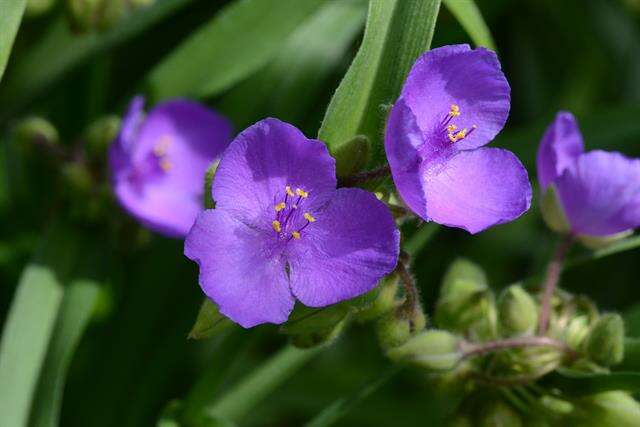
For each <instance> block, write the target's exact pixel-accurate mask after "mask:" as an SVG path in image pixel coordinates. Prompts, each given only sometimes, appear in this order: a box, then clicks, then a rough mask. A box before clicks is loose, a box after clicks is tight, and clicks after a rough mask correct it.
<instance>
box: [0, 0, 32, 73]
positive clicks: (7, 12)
mask: <svg viewBox="0 0 640 427" xmlns="http://www.w3.org/2000/svg"><path fill="white" fill-rule="evenodd" d="M26 4H27V1H26V0H0V11H2V13H0V80H2V75H3V74H4V70H5V68H6V67H7V62H8V61H9V54H10V53H11V47H12V46H13V40H14V39H15V38H16V33H17V32H18V27H19V26H20V21H21V20H22V15H23V14H24V8H25V6H26Z"/></svg>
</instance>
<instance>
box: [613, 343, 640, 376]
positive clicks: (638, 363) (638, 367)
mask: <svg viewBox="0 0 640 427" xmlns="http://www.w3.org/2000/svg"><path fill="white" fill-rule="evenodd" d="M615 368H616V370H620V371H640V338H631V337H626V338H625V339H624V359H622V363H621V364H620V365H618V366H616V367H615Z"/></svg>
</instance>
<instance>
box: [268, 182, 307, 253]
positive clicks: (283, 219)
mask: <svg viewBox="0 0 640 427" xmlns="http://www.w3.org/2000/svg"><path fill="white" fill-rule="evenodd" d="M308 197H309V193H308V192H307V191H304V190H303V189H301V188H296V189H295V191H294V190H292V188H291V186H289V185H287V186H286V187H285V188H284V201H282V202H279V203H276V204H275V206H274V210H275V219H274V220H273V221H271V227H273V231H275V232H276V233H277V235H278V238H279V239H287V242H288V241H289V240H291V239H295V240H299V239H300V238H301V237H302V231H303V230H304V229H305V228H307V227H308V226H309V224H311V223H313V222H316V219H315V217H314V216H313V215H311V213H309V212H305V211H304V209H303V207H304V204H305V202H306V201H307V198H308ZM301 212H302V214H301ZM301 222H302V226H301V227H300V226H299V225H300V223H301Z"/></svg>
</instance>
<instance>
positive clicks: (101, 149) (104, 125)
mask: <svg viewBox="0 0 640 427" xmlns="http://www.w3.org/2000/svg"><path fill="white" fill-rule="evenodd" d="M120 122H121V120H120V118H119V117H118V116H105V117H102V118H100V119H98V120H96V121H95V122H94V123H92V124H91V125H90V126H89V127H88V128H87V130H86V131H85V132H84V139H85V141H86V145H85V147H86V150H87V155H88V156H89V159H91V160H92V161H102V160H103V159H105V158H106V156H107V149H108V148H109V145H110V144H111V142H113V140H114V139H115V138H116V136H117V135H118V132H119V131H120Z"/></svg>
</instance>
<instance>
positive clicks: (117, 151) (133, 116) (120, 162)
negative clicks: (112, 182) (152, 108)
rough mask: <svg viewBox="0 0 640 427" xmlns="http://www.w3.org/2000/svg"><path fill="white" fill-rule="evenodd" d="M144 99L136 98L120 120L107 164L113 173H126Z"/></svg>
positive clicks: (141, 119) (140, 120)
mask: <svg viewBox="0 0 640 427" xmlns="http://www.w3.org/2000/svg"><path fill="white" fill-rule="evenodd" d="M143 108H144V98H143V97H142V96H136V97H135V98H133V100H132V101H131V102H130V103H129V106H128V107H127V112H126V113H125V115H124V117H123V118H122V125H121V126H120V132H119V133H118V136H117V137H116V139H115V140H114V141H113V143H112V144H111V146H110V147H109V164H110V165H111V169H112V170H113V172H114V173H121V172H126V169H127V168H128V167H129V166H130V161H131V159H130V150H131V147H132V146H134V145H135V144H134V143H135V139H136V137H137V135H138V130H139V129H140V125H141V124H142V121H143V120H144V111H143Z"/></svg>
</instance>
